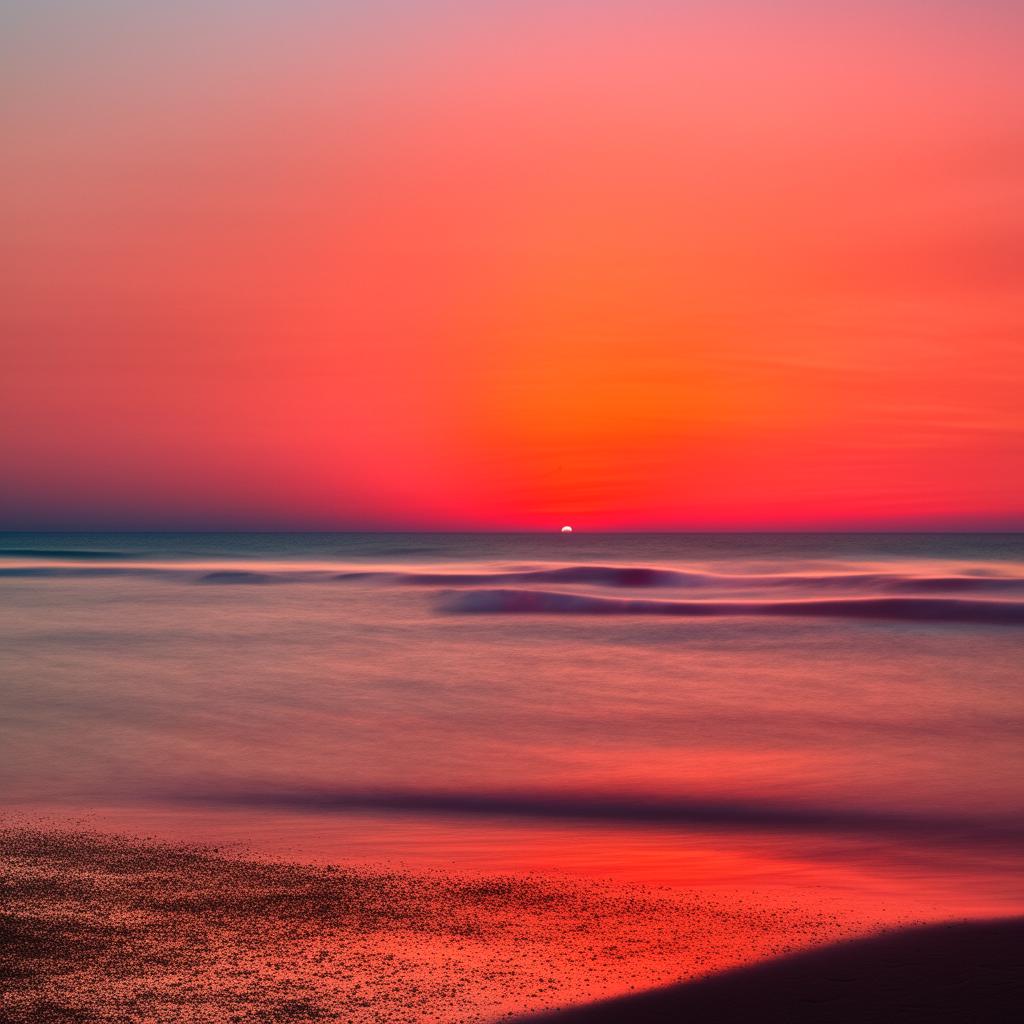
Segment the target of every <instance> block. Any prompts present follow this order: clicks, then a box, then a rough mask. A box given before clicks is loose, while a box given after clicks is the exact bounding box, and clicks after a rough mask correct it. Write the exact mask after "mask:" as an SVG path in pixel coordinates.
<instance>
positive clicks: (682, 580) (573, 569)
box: [398, 565, 712, 588]
mask: <svg viewBox="0 0 1024 1024" xmlns="http://www.w3.org/2000/svg"><path fill="white" fill-rule="evenodd" d="M398 579H399V581H400V582H402V583H411V584H418V585H420V586H438V585H441V586H445V585H448V586H474V585H477V584H488V583H495V582H500V583H530V582H537V583H542V582H546V583H587V584H593V585H596V586H606V587H638V588H639V587H678V586H701V585H705V584H707V583H708V582H710V581H711V580H712V577H711V576H709V575H708V574H706V573H699V572H683V571H680V570H676V569H655V568H651V567H649V566H632V565H622V566H619V565H567V566H563V567H560V568H557V569H523V570H516V571H513V572H504V571H498V572H473V573H443V572H434V573H405V574H403V575H401V576H399V577H398Z"/></svg>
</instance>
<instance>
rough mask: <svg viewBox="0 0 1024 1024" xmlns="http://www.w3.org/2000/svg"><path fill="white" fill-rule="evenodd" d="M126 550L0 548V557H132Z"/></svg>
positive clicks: (98, 560) (94, 559) (66, 558)
mask: <svg viewBox="0 0 1024 1024" xmlns="http://www.w3.org/2000/svg"><path fill="white" fill-rule="evenodd" d="M134 557H136V556H134V555H130V554H128V553H127V552H126V551H81V550H77V549H76V550H72V549H60V548H0V558H58V559H61V560H63V561H68V562H71V561H83V562H84V561H93V562H100V561H114V560H115V559H120V558H134Z"/></svg>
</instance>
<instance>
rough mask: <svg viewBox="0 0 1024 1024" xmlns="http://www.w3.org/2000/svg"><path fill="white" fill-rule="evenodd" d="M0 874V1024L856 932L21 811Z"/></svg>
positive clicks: (461, 997) (317, 1010)
mask: <svg viewBox="0 0 1024 1024" xmlns="http://www.w3.org/2000/svg"><path fill="white" fill-rule="evenodd" d="M0 886H2V896H3V908H4V909H3V912H2V915H0V974H2V975H3V982H4V984H3V988H4V991H5V996H4V1003H3V1019H4V1021H5V1024H30V1022H31V1024H47V1022H72V1021H75V1022H77V1021H108V1022H113V1021H118V1022H127V1021H153V1022H163V1021H167V1022H170V1021H175V1022H182V1024H188V1022H195V1024H198V1022H203V1024H222V1022H223V1024H227V1022H232V1024H248V1022H256V1021H261V1022H264V1021H287V1022H295V1021H341V1022H352V1024H367V1022H371V1021H373V1022H385V1021H386V1022H389V1024H402V1022H412V1021H431V1022H439V1024H443V1022H469V1021H488V1020H496V1019H498V1018H500V1017H504V1016H509V1015H519V1014H524V1013H536V1012H540V1011H547V1010H551V1009H554V1008H559V1007H562V1008H564V1007H567V1006H574V1005H576V1006H579V1005H582V1004H589V1003H594V1002H595V1001H598V1000H601V999H607V998H608V997H611V996H616V995H621V994H622V993H627V992H629V991H631V990H633V991H640V990H645V989H651V988H653V987H655V986H666V985H671V984H673V983H679V982H683V981H687V980H690V979H693V978H698V977H700V976H702V975H705V974H708V973H711V972H714V971H720V970H723V969H727V968H729V967H733V966H735V965H736V964H738V963H743V962H753V961H757V960H762V959H765V958H771V957H778V956H782V955H785V954H787V953H791V952H793V951H795V950H798V949H806V948H807V947H810V946H817V945H822V944H825V943H829V942H834V941H836V940H838V939H842V938H844V937H849V936H850V935H852V934H856V933H858V932H860V933H863V931H864V929H865V927H866V925H865V922H863V921H854V920H852V919H851V918H849V917H846V916H841V915H838V914H835V913H830V912H827V911H820V912H818V911H811V910H807V909H806V908H801V907H798V906H788V905H781V904H779V903H775V902H770V901H759V900H757V899H755V898H752V897H751V896H750V895H749V894H743V895H742V896H736V897H734V898H731V899H726V898H722V897H716V896H715V895H713V894H709V893H707V892H703V891H696V890H695V891H693V892H691V893H679V892H677V891H673V892H669V891H659V890H651V889H646V888H643V887H638V886H630V885H623V884H621V883H616V884H612V883H608V884H602V883H596V882H591V881H586V882H579V883H577V882H574V881H569V880H564V879H554V878H547V877H540V876H529V877H523V876H516V877H513V876H508V877H490V878H480V877H463V876H458V875H451V874H446V873H444V872H440V871H437V872H409V871H395V870H389V869H372V868H371V869H367V868H351V867H344V866H341V867H339V866H331V865H324V866H315V865H309V864H296V863H283V862H278V861H267V860H257V859H245V858H242V857H237V856H233V855H225V854H223V853H218V852H217V851H213V850H210V849H205V848H190V847H183V846H179V845H170V844H164V843H156V842H148V841H143V840H139V839H128V838H124V837H115V836H109V835H101V834H95V833H87V832H81V831H55V830H50V829H37V828H25V827H20V826H19V827H10V828H6V829H0ZM602 1012H604V1011H602ZM601 1019H614V1018H601ZM652 1019H653V1018H652Z"/></svg>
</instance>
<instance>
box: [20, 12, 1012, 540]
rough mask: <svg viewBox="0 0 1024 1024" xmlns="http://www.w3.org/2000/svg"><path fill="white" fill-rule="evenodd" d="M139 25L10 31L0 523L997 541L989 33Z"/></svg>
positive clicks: (745, 26) (724, 20) (574, 20)
mask: <svg viewBox="0 0 1024 1024" xmlns="http://www.w3.org/2000/svg"><path fill="white" fill-rule="evenodd" d="M162 6H165V7H166V8H167V9H160V10H156V9H152V8H154V7H155V5H137V4H130V3H127V2H122V0H63V2H54V3H47V4H44V5H40V6H39V7H36V6H35V5H25V9H24V10H21V11H18V12H13V11H7V12H6V13H2V14H0V37H2V38H4V39H5V40H6V43H4V44H2V45H3V46H4V48H5V49H4V52H3V54H2V56H3V67H4V68H5V69H6V70H5V71H4V72H3V75H4V77H5V88H4V90H3V92H4V95H5V97H6V99H5V101H4V106H3V110H2V113H0V116H2V117H3V119H4V122H5V126H6V127H5V138H6V139H7V140H8V146H7V150H8V153H7V157H6V158H5V161H4V164H3V166H2V168H0V174H2V175H3V177H4V179H5V181H4V190H3V194H4V199H3V203H4V207H5V215H4V223H5V225H6V226H5V229H4V232H3V234H2V237H0V260H2V267H3V274H2V276H0V300H2V301H0V317H2V321H0V327H2V345H3V367H4V368H3V372H2V375H0V392H2V394H0V402H2V404H0V456H2V461H3V466H4V474H3V475H4V480H3V487H2V495H0V527H11V528H33V527H39V528H44V527H55V528H65V527H66V528H74V527H83V528H102V527H111V528H130V527H139V528H147V527H149V528H172V529H173V528H204V527H210V528H232V527H238V528H261V527H265V528H287V527H292V528H310V529H320V528H324V529H330V528H347V527H352V528H365V527H370V528H382V529H391V528H404V527H413V528H446V527H450V528H461V527H470V528H506V527H508V528H526V529H532V528H540V529H547V528H551V527H556V526H559V525H561V523H562V522H566V521H567V522H571V523H573V524H574V525H575V526H577V528H581V527H582V528H594V529H597V528H613V529H630V528H637V529H643V528H695V529H715V528H724V529H737V528H801V527H813V528H822V529H828V528H867V529H871V528H887V527H901V526H907V527H912V528H917V527H926V528H928V527H933V528H941V527H944V526H951V527H966V528H970V527H991V528H1024V455H1022V453H1024V415H1022V411H1021V410H1022V408H1024V402H1022V401H1021V395H1022V393H1024V388H1022V384H1024V338H1022V326H1024V299H1022V295H1024V291H1022V288H1021V285H1022V283H1024V281H1022V277H1024V121H1022V119H1021V116H1020V111H1021V110H1022V109H1024V79H1022V77H1021V75H1020V71H1019V53H1018V47H1017V43H1018V42H1019V40H1020V39H1021V38H1022V37H1024V35H1022V33H1024V13H1022V9H1021V7H1020V6H1019V5H1015V4H1011V3H1008V2H999V0H978V2H975V3H972V4H968V3H966V2H959V0H950V2H944V3H941V4H938V3H923V2H918V0H896V2H893V3H889V4H881V3H874V2H873V0H861V2H857V3H854V2H850V3H845V4H844V3H837V4H827V5H823V4H812V3H810V2H791V3H787V2H778V3H769V2H757V0H720V2H711V0H706V2H700V0H696V2H694V3H692V4H674V3H667V2H657V0H635V2H631V3H626V2H613V0H598V2H595V3H589V4H584V3H582V2H580V0H551V2H547V3H540V2H532V0H521V2H518V3H513V2H511V0H496V2H493V3H490V4H487V3H470V2H469V0H421V2H414V0H404V2H401V0H382V2H380V3H374V4H370V3H340V4H325V3H318V2H313V0H300V2H297V3H290V4H284V3H280V4H276V3H271V2H266V0H260V2H254V3H248V4H245V3H241V2H238V0H216V2H214V0H211V2H209V3H205V4H199V3H192V2H185V3H183V4H180V5H162ZM823 8H827V11H826V10H823Z"/></svg>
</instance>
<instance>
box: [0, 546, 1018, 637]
mask: <svg viewBox="0 0 1024 1024" xmlns="http://www.w3.org/2000/svg"><path fill="white" fill-rule="evenodd" d="M4 551H6V552H7V555H8V557H13V556H14V554H15V549H3V550H2V551H0V556H2V555H3V553H4ZM28 551H29V556H28V557H29V558H31V559H34V560H35V561H36V563H39V562H40V561H41V560H42V559H43V558H44V555H45V556H48V557H51V558H53V559H54V561H55V562H58V561H63V560H64V557H65V556H68V561H73V559H72V558H71V557H70V556H71V555H72V554H74V553H73V552H70V551H46V552H44V551H43V550H42V549H28ZM17 554H18V555H19V556H20V555H23V554H25V552H23V551H21V550H18V551H17ZM79 554H80V555H81V558H82V559H83V560H88V561H89V562H90V563H92V564H87V565H73V564H72V565H66V564H51V565H44V564H29V565H10V564H8V565H3V564H0V577H11V578H31V577H57V578H63V577H79V576H80V577H89V576H146V577H157V576H162V577H164V578H167V579H175V580H185V581H191V582H194V583H200V584H220V585H224V586H233V585H238V586H245V585H259V584H269V583H330V582H338V583H359V582H361V583H373V582H379V583H381V584H384V585H396V584H397V585H400V586H415V587H424V588H427V587H434V588H438V587H458V588H464V589H466V590H474V589H476V590H487V591H494V590H495V588H497V589H500V591H501V592H502V593H503V594H505V597H503V598H502V599H501V600H500V602H499V603H504V604H506V605H509V606H510V607H508V608H493V607H492V604H493V603H494V602H495V601H496V600H498V599H496V598H494V597H493V596H492V597H482V598H481V599H480V601H479V604H480V605H481V607H480V609H475V608H472V607H466V608H460V609H457V610H464V611H474V610H483V611H492V610H499V611H500V610H509V611H518V610H535V611H544V612H547V611H584V612H592V613H597V612H600V611H602V610H603V611H604V613H605V614H613V613H618V614H627V613H632V614H641V613H647V614H663V615H667V614H676V615H685V614H694V615H697V614H706V615H711V614H762V613H763V614H780V615H781V614H787V613H786V612H785V611H784V610H783V609H784V608H785V607H786V597H785V595H787V592H788V594H789V595H790V599H791V601H792V603H796V601H797V600H798V599H801V609H800V613H801V614H816V612H815V611H814V610H813V607H812V606H811V605H810V604H808V603H807V602H806V601H803V600H802V598H804V597H805V596H806V597H808V598H809V597H818V598H819V600H820V601H828V600H830V599H831V600H838V599H839V596H840V595H844V596H845V599H846V600H852V599H853V598H855V597H861V598H867V597H869V596H873V597H875V598H876V599H881V598H882V597H883V596H884V595H897V596H900V595H907V596H908V597H909V596H910V595H920V599H921V600H928V599H930V598H933V597H935V596H938V595H945V594H950V595H957V594H962V595H969V596H978V597H986V596H989V595H990V596H992V597H1003V598H1008V597H1012V596H1015V595H1018V594H1019V595H1022V596H1024V577H1021V576H981V575H978V576H975V575H962V576H951V575H946V576H915V575H912V574H905V573H898V572H888V573H887V572H827V573H806V572H805V573H792V574H786V573H775V574H764V573H760V574H759V573H750V574H743V575H740V574H731V575H730V574H722V573H713V572H706V571H692V570H685V569H675V568H661V567H656V566H648V565H554V566H542V567H537V568H512V569H504V568H495V567H491V568H484V567H480V568H476V567H474V569H473V571H469V572H458V571H450V572H449V571H411V572H410V571H406V572H402V571H399V570H396V569H393V568H378V567H366V568H364V567H362V566H358V565H351V566H347V567H343V566H335V567H330V566H324V565H321V566H318V567H310V568H308V569H306V568H297V567H295V566H294V565H292V566H288V567H283V566H282V567H275V566H273V565H266V564H265V563H251V562H250V563H246V562H244V561H242V562H240V563H239V564H238V565H237V566H232V565H229V566H223V565H221V566H216V565H207V566H196V565H192V566H188V565H182V564H180V563H163V564H160V563H156V564H152V563H150V564H141V565H123V564H116V560H117V559H118V558H128V557H131V556H128V555H121V554H117V553H104V554H102V555H99V554H94V553H86V552H80V553H79ZM101 558H104V559H106V558H109V559H110V560H111V561H112V562H115V564H111V565H102V564H96V563H97V562H98V561H99V560H100V559H101ZM506 585H511V586H506ZM563 586H582V587H586V588H595V589H614V590H662V591H669V590H673V589H675V590H678V591H694V592H699V594H700V596H701V598H702V599H703V598H706V597H708V596H713V595H718V596H719V600H720V601H722V602H725V601H726V599H727V595H735V597H736V598H737V600H736V601H733V600H729V601H728V604H729V607H728V608H726V609H724V610H720V611H714V610H709V609H711V608H712V606H711V605H707V604H705V603H704V602H703V601H702V608H703V609H704V610H695V611H688V610H687V607H688V603H687V602H686V601H678V602H676V605H677V606H678V607H677V609H676V610H675V611H673V610H670V609H668V608H667V607H666V603H665V602H664V601H661V600H659V601H658V604H657V606H656V607H652V608H650V609H647V608H646V607H645V606H644V604H643V603H642V601H641V602H636V601H633V603H632V604H631V605H629V606H628V607H618V606H616V605H614V604H610V605H606V606H603V607H602V608H599V607H598V606H596V605H595V606H594V607H593V608H589V607H588V608H583V607H569V606H570V605H573V604H578V602H580V601H583V600H591V599H592V600H593V601H600V600H607V599H602V598H600V597H598V596H597V595H593V597H592V598H590V597H586V598H585V597H584V595H573V594H569V593H566V592H564V591H562V590H557V591H550V592H549V591H547V590H545V589H544V588H546V587H558V588H561V587H563ZM533 587H537V590H534V589H533ZM521 588H525V589H521ZM758 591H761V592H762V595H761V596H762V597H764V598H765V599H767V598H768V597H769V595H771V601H768V600H764V601H761V602H759V601H758V600H757V596H758ZM522 593H528V594H530V595H532V596H529V597H515V596H513V595H517V594H522ZM545 593H551V594H552V595H558V597H559V599H558V601H555V600H553V598H552V599H551V600H549V599H547V598H544V597H538V596H537V595H538V594H545ZM776 595H778V597H776ZM826 595H835V597H834V598H831V597H829V596H826ZM741 597H742V598H743V599H744V600H747V601H748V602H751V603H752V604H761V603H763V604H766V605H767V604H769V603H771V604H772V605H773V606H774V607H776V608H777V609H779V610H777V611H775V612H760V611H756V612H749V611H747V612H740V611H739V610H738V609H739V608H740V607H741V606H740V604H739V599H740V598H741ZM891 600H892V599H890V601H891ZM466 603H467V604H468V605H471V604H473V602H472V601H471V600H468V599H467V602H466ZM529 603H532V604H533V605H535V606H536V607H534V608H532V609H521V608H520V607H518V605H520V604H529ZM511 605H516V607H511ZM864 607H865V608H868V607H869V606H864ZM885 607H887V608H889V609H890V610H892V611H893V615H888V616H885V617H900V618H904V617H905V618H914V617H916V616H915V615H913V614H910V613H907V612H905V611H900V608H901V606H900V605H898V604H894V603H890V604H888V605H886V606H885ZM908 607H909V606H908ZM925 607H926V609H927V606H925ZM956 607H957V606H955V605H949V608H950V609H955V608H956ZM989 610H990V611H991V610H992V608H991V603H989ZM794 614H795V612H794ZM821 614H826V613H825V612H822V613H821ZM957 614H958V615H959V614H967V613H966V612H964V610H963V608H961V610H960V612H958V613H957ZM940 617H941V616H940ZM972 621H974V620H973V618H972Z"/></svg>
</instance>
